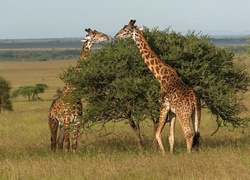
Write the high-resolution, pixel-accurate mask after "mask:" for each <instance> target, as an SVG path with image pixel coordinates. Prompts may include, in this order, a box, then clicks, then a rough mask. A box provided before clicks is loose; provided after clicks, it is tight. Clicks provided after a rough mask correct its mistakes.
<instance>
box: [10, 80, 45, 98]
mask: <svg viewBox="0 0 250 180" xmlns="http://www.w3.org/2000/svg"><path fill="white" fill-rule="evenodd" d="M47 88H48V85H46V84H35V86H21V87H19V88H18V89H17V90H15V91H13V93H12V97H13V98H16V97H17V96H23V97H28V100H29V101H35V100H40V99H41V98H40V97H39V96H38V94H41V93H44V91H45V89H47Z"/></svg>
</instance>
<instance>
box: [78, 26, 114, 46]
mask: <svg viewBox="0 0 250 180" xmlns="http://www.w3.org/2000/svg"><path fill="white" fill-rule="evenodd" d="M85 31H86V32H87V33H88V34H87V35H86V37H85V38H84V39H82V40H81V41H82V42H88V44H89V45H93V44H95V43H99V42H102V41H108V40H109V37H108V35H106V34H104V33H102V32H98V31H96V30H91V29H90V28H88V29H85Z"/></svg>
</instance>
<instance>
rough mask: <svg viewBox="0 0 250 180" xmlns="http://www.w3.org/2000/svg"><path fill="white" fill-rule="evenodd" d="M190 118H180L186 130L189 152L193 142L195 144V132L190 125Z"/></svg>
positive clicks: (183, 128) (184, 130)
mask: <svg viewBox="0 0 250 180" xmlns="http://www.w3.org/2000/svg"><path fill="white" fill-rule="evenodd" d="M189 119H190V118H182V119H179V121H180V124H181V127H182V130H183V132H184V136H185V139H186V146H187V152H188V153H190V152H191V150H192V144H193V134H192V131H191V128H190V126H189Z"/></svg>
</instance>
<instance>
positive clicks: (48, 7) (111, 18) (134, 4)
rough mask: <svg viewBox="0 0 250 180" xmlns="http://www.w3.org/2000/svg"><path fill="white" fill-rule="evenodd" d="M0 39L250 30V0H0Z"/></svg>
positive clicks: (240, 31)
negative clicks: (131, 27)
mask: <svg viewBox="0 0 250 180" xmlns="http://www.w3.org/2000/svg"><path fill="white" fill-rule="evenodd" d="M0 4H1V10H0V39H27V38H28V39H30V38H64V37H85V34H86V33H85V32H84V29H85V28H91V29H96V30H98V31H102V32H104V33H106V34H109V35H114V33H116V32H117V31H118V30H119V29H121V28H122V27H123V25H125V24H127V23H128V21H129V20H130V19H136V20H137V22H136V24H137V25H138V26H143V25H144V26H146V27H149V28H153V27H159V29H165V28H168V27H169V26H171V27H172V29H173V30H174V31H177V32H183V33H185V32H187V31H188V30H195V31H197V32H199V31H202V32H203V34H210V35H222V34H225V35H229V34H250V20H249V18H250V9H249V8H250V0H237V1H236V0H123V1H121V0H93V1H92V0H88V1H87V0H0Z"/></svg>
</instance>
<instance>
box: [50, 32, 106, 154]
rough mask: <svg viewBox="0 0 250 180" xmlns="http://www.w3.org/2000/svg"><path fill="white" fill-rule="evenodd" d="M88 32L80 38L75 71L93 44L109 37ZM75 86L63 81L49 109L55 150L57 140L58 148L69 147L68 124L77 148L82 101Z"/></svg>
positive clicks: (74, 146) (53, 148)
mask: <svg viewBox="0 0 250 180" xmlns="http://www.w3.org/2000/svg"><path fill="white" fill-rule="evenodd" d="M85 31H86V32H87V33H88V34H87V36H86V37H85V38H84V39H82V40H81V41H82V42H83V45H82V51H81V54H80V58H79V60H78V61H77V65H76V71H77V72H80V71H81V68H79V66H80V61H82V60H85V59H86V58H87V57H88V55H89V51H90V50H91V47H92V46H93V44H95V43H98V42H102V41H108V40H109V37H108V36H107V35H106V34H103V33H102V32H98V31H96V30H94V31H92V30H91V29H85ZM75 90H76V88H75V87H74V86H72V85H70V84H69V83H65V85H64V88H63V91H62V95H61V96H60V97H59V98H57V99H55V100H54V101H53V102H52V104H51V106H50V109H49V117H48V124H49V127H50V131H51V149H52V150H53V151H55V150H56V144H57V142H58V149H59V150H62V149H63V146H64V147H65V148H67V150H69V148H70V136H69V129H70V124H74V128H73V138H72V140H73V142H72V149H73V152H75V150H76V148H77V137H78V132H79V125H80V122H79V118H80V117H81V116H82V102H81V99H80V98H79V97H78V96H77V95H76V94H74V93H72V91H75ZM58 127H60V133H59V137H58V139H57V131H58Z"/></svg>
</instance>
